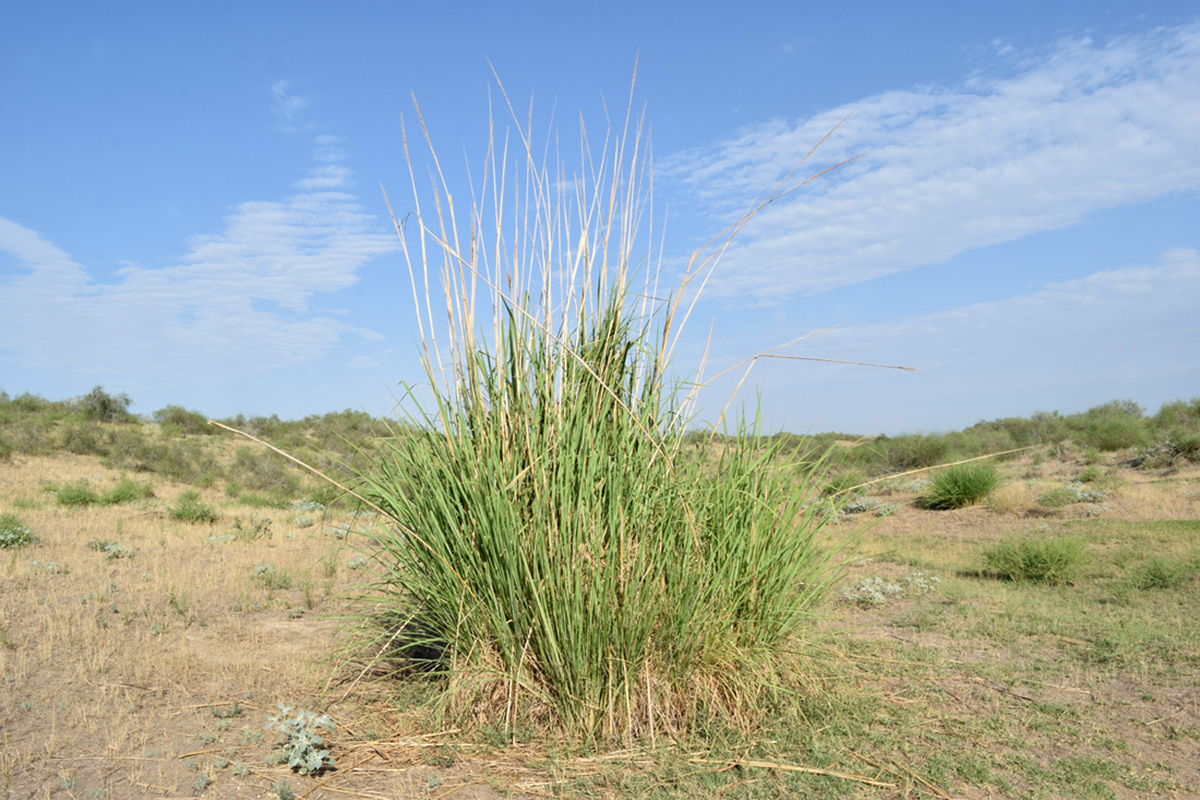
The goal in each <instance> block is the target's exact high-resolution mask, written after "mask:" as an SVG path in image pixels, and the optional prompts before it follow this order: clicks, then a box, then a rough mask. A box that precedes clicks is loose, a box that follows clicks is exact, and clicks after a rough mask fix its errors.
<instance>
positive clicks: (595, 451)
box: [361, 127, 836, 740]
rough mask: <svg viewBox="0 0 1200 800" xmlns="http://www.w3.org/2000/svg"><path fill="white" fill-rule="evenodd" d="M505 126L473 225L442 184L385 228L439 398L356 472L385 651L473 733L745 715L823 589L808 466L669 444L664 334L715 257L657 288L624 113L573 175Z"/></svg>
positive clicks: (741, 451) (703, 257) (731, 442)
mask: <svg viewBox="0 0 1200 800" xmlns="http://www.w3.org/2000/svg"><path fill="white" fill-rule="evenodd" d="M516 135H517V137H518V138H519V141H520V142H521V144H520V145H519V146H518V147H517V154H516V157H515V158H513V156H512V155H511V153H508V154H505V155H500V154H499V153H495V154H493V155H490V156H489V161H488V162H487V163H488V166H489V168H488V174H487V175H486V176H485V178H484V185H487V186H488V189H487V191H486V192H484V193H482V194H481V195H480V198H479V199H478V200H477V201H476V203H475V205H474V207H473V208H471V209H470V212H469V215H468V216H469V219H466V220H464V219H459V220H456V219H455V218H454V216H453V214H454V208H455V207H453V206H451V204H450V203H449V200H448V195H449V189H448V188H447V187H446V186H445V185H444V184H443V185H441V186H440V188H435V190H434V191H435V196H434V198H433V200H432V202H428V201H425V204H423V201H422V198H421V196H419V195H418V196H417V197H416V198H415V202H416V206H417V208H416V211H414V213H413V214H412V215H410V216H409V217H408V218H407V228H405V229H403V230H400V233H401V238H402V242H403V243H404V246H405V252H406V253H407V254H408V258H409V268H410V275H411V277H412V282H413V289H414V296H415V298H416V302H417V314H418V318H419V319H420V320H421V325H422V330H421V337H422V357H423V362H424V367H425V370H426V376H427V380H428V383H429V384H431V385H432V387H433V391H432V393H430V394H426V395H424V396H425V397H426V398H427V399H426V401H425V404H424V405H419V406H418V405H416V404H409V405H408V406H406V407H404V408H402V411H405V412H407V413H408V414H409V417H410V419H409V422H410V423H411V424H409V425H407V426H405V427H402V428H400V427H398V428H397V429H396V430H395V432H394V434H393V435H390V436H388V437H386V438H385V439H384V440H382V441H381V442H380V443H379V455H378V456H377V458H376V462H375V464H374V465H373V466H372V467H371V468H370V469H368V470H365V471H364V473H363V474H362V476H361V477H362V480H363V485H364V488H363V489H362V490H361V491H363V492H364V494H365V495H366V496H367V498H368V499H369V500H370V501H371V502H372V503H373V504H374V505H375V507H376V508H377V509H378V510H379V511H381V512H382V513H383V515H384V516H385V522H386V523H387V524H386V525H385V526H380V527H379V528H378V529H376V530H374V531H373V532H369V533H368V534H367V536H368V541H369V542H370V545H371V546H372V548H373V559H372V564H373V569H374V571H375V582H374V584H373V586H372V591H373V595H372V598H373V599H374V600H375V602H376V603H377V604H378V605H377V606H376V608H377V610H378V615H377V617H376V619H377V620H379V621H380V622H381V624H382V626H383V627H382V630H381V632H380V633H379V634H378V638H377V639H376V640H375V641H376V642H377V643H378V644H379V645H381V646H384V647H385V648H386V649H388V650H389V651H390V653H391V654H392V655H393V656H394V657H396V658H398V659H399V661H400V663H401V664H402V665H403V664H406V663H407V664H408V665H410V666H413V667H420V668H422V669H424V670H426V671H429V672H432V674H433V675H434V676H436V677H437V678H438V679H439V682H438V686H439V687H440V689H439V691H440V700H439V704H438V706H439V708H441V709H443V710H444V711H445V712H446V713H448V714H449V715H452V716H454V717H455V718H457V719H458V720H459V721H461V722H466V723H468V724H470V723H475V724H479V725H482V726H495V727H496V728H500V727H503V728H504V729H506V730H508V731H514V730H517V729H520V730H529V729H531V728H533V729H555V730H559V731H563V732H565V733H566V734H567V735H568V736H571V737H581V738H585V739H599V740H613V739H617V740H622V739H630V738H638V737H641V736H648V737H653V736H655V735H656V733H657V732H670V731H682V730H687V729H688V728H689V726H690V725H691V724H692V722H693V721H694V720H695V719H696V715H697V714H698V713H699V712H700V711H701V710H705V711H706V713H710V714H717V715H722V716H725V717H727V718H729V719H732V720H733V721H734V724H737V725H744V726H746V727H751V726H752V725H753V724H754V721H755V719H756V714H757V712H756V709H759V708H761V707H762V703H763V702H764V701H765V698H766V697H767V696H768V695H771V696H773V697H775V698H778V697H779V694H778V691H779V690H780V689H781V688H786V687H787V686H789V685H792V686H794V685H795V684H796V683H797V682H798V680H802V679H803V678H802V676H803V674H804V670H803V666H802V648H801V647H800V644H799V643H800V641H801V639H802V636H801V634H802V633H803V632H804V631H805V630H806V629H807V623H808V622H809V620H810V619H811V618H812V616H813V614H814V609H815V607H816V605H817V603H818V601H820V600H821V598H822V597H823V596H824V595H825V594H826V593H827V591H828V589H829V586H830V584H831V583H832V581H833V579H834V578H835V574H834V573H835V572H836V570H834V569H833V568H832V567H831V558H832V556H833V553H834V550H833V549H832V548H831V547H829V546H826V545H827V543H826V542H825V540H824V539H823V535H822V528H823V526H824V525H825V523H826V521H827V520H828V519H829V517H827V516H826V515H823V514H820V513H818V511H817V509H818V508H819V504H817V503H808V502H806V501H807V500H810V499H812V498H813V497H814V496H816V495H818V494H819V492H820V489H821V487H820V484H819V482H818V481H817V480H816V478H815V470H816V468H814V470H813V472H810V473H809V475H808V476H807V479H805V480H802V481H801V482H800V484H799V487H797V484H796V482H795V477H794V474H793V472H792V468H791V466H790V465H781V464H779V463H778V459H777V458H776V456H777V455H778V454H779V453H780V452H781V446H780V444H771V443H770V441H771V440H769V439H767V438H766V437H762V436H760V431H759V430H758V429H757V426H756V423H755V421H754V420H753V419H745V418H740V419H739V420H738V421H735V422H734V423H733V426H734V427H735V430H733V431H728V432H727V433H728V434H730V435H726V436H725V437H723V438H721V439H720V440H718V441H717V443H716V444H714V445H713V446H712V449H711V452H710V457H708V458H705V459H698V458H695V457H692V456H693V455H694V448H692V449H689V448H688V447H687V446H685V439H686V438H687V436H686V434H687V431H686V426H687V423H688V421H689V416H690V412H689V409H690V407H691V406H690V404H689V403H690V400H689V397H685V396H681V395H682V394H683V393H682V391H680V392H677V391H676V387H677V384H676V383H675V382H674V380H673V379H672V378H671V377H670V373H669V365H670V360H671V351H672V346H673V342H674V341H675V339H674V338H673V336H675V335H677V333H678V330H679V329H680V328H681V327H682V324H683V322H684V321H685V320H686V308H687V307H686V306H683V307H682V309H681V306H680V298H681V297H683V296H686V293H687V292H688V291H690V288H689V286H688V283H689V282H690V281H692V280H696V281H697V283H702V281H703V278H704V277H705V275H706V272H707V270H709V269H710V268H711V266H712V264H713V263H714V261H713V259H714V258H715V256H710V255H708V254H706V253H704V252H702V253H700V254H698V257H697V258H695V259H693V262H692V266H691V267H690V268H689V270H690V271H689V272H688V273H687V275H686V276H685V278H684V280H683V285H682V286H680V287H679V289H678V290H677V292H676V293H675V294H674V295H673V296H671V295H668V293H667V292H666V291H664V290H663V289H662V288H661V287H659V286H658V281H659V275H658V274H657V272H656V271H654V270H653V269H648V270H647V271H646V272H644V273H643V272H638V271H637V265H639V264H644V263H647V262H649V263H652V262H653V259H652V257H651V256H650V252H651V244H650V242H649V241H646V240H644V239H641V238H639V235H638V233H637V223H638V221H639V219H641V217H642V215H643V214H644V213H647V211H646V209H647V203H648V201H649V196H648V193H647V190H645V189H643V188H641V181H642V179H643V177H645V176H646V173H645V172H644V170H646V169H647V168H648V164H649V161H648V154H647V153H646V152H645V147H644V145H643V144H642V143H641V141H640V138H639V137H638V135H637V134H636V133H634V132H633V128H632V127H627V128H626V130H625V132H623V133H620V134H617V135H615V136H614V138H613V139H612V140H611V141H609V142H608V143H607V144H606V150H605V152H604V153H603V154H602V155H601V156H599V157H598V158H595V159H593V156H592V154H590V153H589V152H588V150H587V147H586V143H585V144H584V148H583V152H584V168H583V174H581V175H560V174H556V173H555V171H554V170H551V169H550V168H549V167H548V166H547V165H545V164H544V163H539V160H538V159H539V156H538V155H537V151H536V149H535V148H534V146H533V144H532V143H531V141H530V139H529V138H528V133H527V131H524V130H518V132H517V134H516ZM431 159H432V160H433V161H434V164H435V165H436V155H432V154H431ZM493 159H494V160H493ZM500 162H503V163H500ZM411 164H412V160H411V156H410V165H411ZM435 170H436V167H435ZM435 174H436V171H435ZM416 185H417V183H414V186H416ZM514 193H515V195H516V196H517V197H519V198H521V199H520V203H519V204H517V203H516V202H515V201H513V199H512V195H513V194H514ZM485 220H487V222H485ZM493 226H494V228H493ZM398 230H399V226H398ZM410 237H411V239H412V240H415V241H410ZM460 237H461V238H460ZM721 243H722V242H721V241H719V242H718V243H717V245H718V246H716V247H715V249H714V251H713V252H716V251H719V250H720V246H719V245H720V244H721ZM642 248H644V249H642ZM425 281H428V282H429V283H428V286H426V285H425ZM435 286H440V287H441V288H442V290H444V293H445V297H444V298H439V299H433V297H432V296H431V295H432V293H433V292H434V287H435ZM664 296H666V299H663V297H664ZM656 298H657V299H656ZM764 442H765V443H766V444H764ZM688 454H691V455H688ZM802 477H803V476H802Z"/></svg>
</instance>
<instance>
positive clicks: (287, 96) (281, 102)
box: [269, 81, 310, 133]
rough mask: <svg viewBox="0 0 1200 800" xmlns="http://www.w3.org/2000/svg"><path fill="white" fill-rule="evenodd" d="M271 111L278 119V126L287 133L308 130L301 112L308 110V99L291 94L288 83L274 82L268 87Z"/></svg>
mask: <svg viewBox="0 0 1200 800" xmlns="http://www.w3.org/2000/svg"><path fill="white" fill-rule="evenodd" d="M269 90H270V92H271V98H272V103H271V110H272V111H274V112H275V115H276V116H277V117H279V122H280V126H281V127H282V129H283V130H284V131H286V132H288V133H297V132H300V131H304V130H308V129H309V127H310V126H309V125H308V124H306V123H305V122H303V120H302V118H301V114H302V112H303V111H304V110H305V109H307V108H308V105H309V99H308V98H307V97H304V96H303V95H298V94H292V92H291V84H290V83H289V82H288V81H275V83H273V84H271V86H270V89H269Z"/></svg>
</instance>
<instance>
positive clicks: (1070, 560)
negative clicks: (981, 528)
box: [983, 537, 1086, 586]
mask: <svg viewBox="0 0 1200 800" xmlns="http://www.w3.org/2000/svg"><path fill="white" fill-rule="evenodd" d="M1085 554H1086V547H1085V545H1084V542H1083V540H1082V539H1077V538H1074V537H1063V538H1054V539H1039V538H1025V539H1020V540H1018V541H1012V542H1002V543H1001V544H998V545H996V546H995V547H991V548H989V549H987V550H986V551H984V554H983V560H984V564H985V566H986V567H987V569H989V570H991V571H992V572H995V573H997V574H998V575H1000V576H1001V577H1004V578H1008V579H1009V580H1011V581H1013V582H1015V583H1023V582H1025V581H1032V582H1037V583H1045V584H1048V585H1051V586H1056V585H1059V584H1064V583H1070V582H1071V581H1073V580H1074V578H1075V576H1076V575H1078V574H1079V570H1080V569H1081V568H1082V567H1083V564H1084V561H1085Z"/></svg>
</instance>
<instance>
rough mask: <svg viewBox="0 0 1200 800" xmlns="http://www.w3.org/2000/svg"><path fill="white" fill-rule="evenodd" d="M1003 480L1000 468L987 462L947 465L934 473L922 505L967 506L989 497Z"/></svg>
mask: <svg viewBox="0 0 1200 800" xmlns="http://www.w3.org/2000/svg"><path fill="white" fill-rule="evenodd" d="M999 483H1000V477H999V476H998V475H997V474H996V470H995V469H994V468H992V467H991V466H989V465H987V464H959V465H958V466H954V467H947V468H946V469H944V470H941V471H939V472H937V473H936V474H935V475H934V476H933V482H932V483H931V484H930V487H929V494H928V495H926V497H925V498H923V500H922V505H923V506H924V507H925V508H931V509H938V510H950V509H955V508H965V507H966V506H971V505H975V504H976V503H978V502H980V501H981V500H983V499H985V498H986V497H987V496H988V495H989V494H991V493H992V491H993V490H994V489H995V488H996V486H998V485H999Z"/></svg>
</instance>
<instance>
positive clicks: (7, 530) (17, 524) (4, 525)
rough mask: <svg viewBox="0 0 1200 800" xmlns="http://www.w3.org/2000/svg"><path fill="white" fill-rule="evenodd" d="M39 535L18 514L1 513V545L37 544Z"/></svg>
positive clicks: (14, 546) (21, 545) (20, 545)
mask: <svg viewBox="0 0 1200 800" xmlns="http://www.w3.org/2000/svg"><path fill="white" fill-rule="evenodd" d="M37 543H38V537H37V536H35V535H34V533H33V531H32V530H30V529H29V526H28V525H26V524H25V523H24V522H23V521H22V520H21V518H20V517H18V516H17V515H16V514H0V547H13V548H16V547H24V546H25V545H29V544H37Z"/></svg>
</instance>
